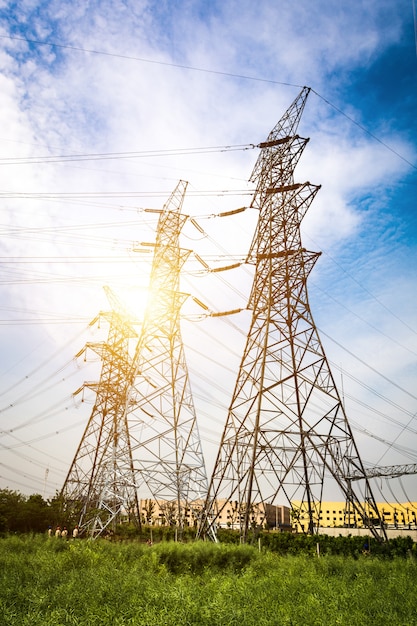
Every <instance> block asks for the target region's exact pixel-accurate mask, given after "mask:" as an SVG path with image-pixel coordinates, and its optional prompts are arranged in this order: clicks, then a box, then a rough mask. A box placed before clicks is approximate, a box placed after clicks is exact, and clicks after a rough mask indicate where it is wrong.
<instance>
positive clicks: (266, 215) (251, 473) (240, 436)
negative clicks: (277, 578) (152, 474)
mask: <svg viewBox="0 0 417 626" xmlns="http://www.w3.org/2000/svg"><path fill="white" fill-rule="evenodd" d="M308 93H309V89H308V88H304V89H303V90H302V91H301V93H300V94H299V96H298V97H297V98H296V99H295V101H294V102H293V104H292V105H291V106H290V108H289V109H288V110H287V112H286V113H285V114H284V116H283V117H282V119H281V120H280V121H279V122H278V124H277V125H276V126H275V127H274V129H273V130H272V131H271V133H270V134H269V136H268V138H267V140H266V141H265V142H264V143H263V144H261V146H260V147H261V153H260V155H259V158H258V161H257V163H256V165H255V167H254V170H253V173H252V176H251V180H252V182H256V184H257V187H256V191H255V194H254V197H253V201H252V207H254V208H257V209H259V221H258V225H257V229H256V232H255V235H254V238H253V242H252V245H251V248H250V251H249V254H248V259H247V261H248V262H249V263H252V264H254V265H255V277H254V282H253V287H252V291H251V294H250V298H249V308H250V309H252V320H251V325H250V329H249V332H248V336H247V342H246V346H245V349H244V353H243V356H242V360H241V365H240V370H239V373H238V376H237V381H236V385H235V389H234V393H233V397H232V400H231V404H230V408H229V412H228V416H227V420H226V425H225V428H224V432H223V435H222V439H221V442H220V447H219V451H218V456H217V460H216V462H215V466H214V471H213V475H212V478H211V482H210V486H209V495H208V499H207V503H206V506H205V518H204V520H203V522H202V526H201V532H202V533H204V532H205V530H207V529H210V528H215V526H216V524H217V522H218V520H219V515H220V513H221V512H222V510H223V508H224V507H225V506H229V503H231V502H234V503H235V506H237V507H238V511H239V514H240V515H239V519H240V526H241V534H242V536H243V538H244V540H245V539H246V537H247V535H248V531H249V529H250V528H251V525H252V523H253V520H254V515H253V514H254V511H255V505H257V504H259V503H269V504H279V503H280V504H282V503H283V502H282V499H285V500H286V501H287V503H288V505H289V506H290V507H292V511H293V514H295V515H297V512H298V514H299V515H300V514H301V512H303V513H306V514H307V520H306V522H305V526H304V530H305V532H308V533H311V534H312V533H314V532H317V530H318V527H319V520H320V513H321V501H322V499H323V494H324V493H325V487H326V485H327V484H328V481H330V480H332V482H333V483H334V482H335V483H337V485H338V487H339V488H340V490H341V492H342V494H343V495H344V498H345V500H346V502H347V511H349V510H350V509H351V510H352V512H353V511H355V512H356V513H357V514H358V515H359V516H360V517H361V518H362V519H363V520H364V523H365V524H366V526H368V527H369V528H370V530H371V532H372V534H373V535H374V536H376V537H378V538H381V533H382V534H383V536H384V537H385V530H384V529H383V528H382V530H380V528H379V525H380V521H381V520H380V518H379V513H378V509H377V506H376V503H375V500H374V497H373V495H372V491H371V488H370V485H369V483H368V480H367V478H366V475H365V471H364V468H363V465H362V462H361V459H360V456H359V453H358V450H357V447H356V444H355V441H354V438H353V435H352V431H351V429H350V426H349V423H348V420H347V417H346V414H345V411H344V407H343V404H342V401H341V399H340V397H339V394H338V391H337V389H336V385H335V382H334V379H333V376H332V374H331V371H330V368H329V364H328V362H327V359H326V356H325V353H324V349H323V346H322V344H321V341H320V338H319V336H318V333H317V329H316V327H315V324H314V321H313V318H312V315H311V311H310V307H309V302H308V296H307V277H308V275H309V274H310V272H311V270H312V269H313V267H314V264H315V262H316V260H317V258H318V256H319V254H318V253H315V252H309V251H307V250H306V249H305V248H303V246H302V242H301V235H300V224H301V221H302V219H303V217H304V215H305V213H306V211H307V209H308V208H309V206H310V204H311V202H312V200H313V199H314V197H315V195H316V193H317V191H318V189H319V187H318V186H315V185H312V184H310V183H309V182H306V183H303V184H298V183H294V168H295V166H296V164H297V163H298V160H299V158H300V156H301V154H302V152H303V150H304V148H305V146H306V144H307V142H308V140H307V139H303V138H301V137H300V136H299V135H298V134H297V129H298V124H299V121H300V118H301V115H302V112H303V110H304V106H305V102H306V99H307V96H308ZM353 470H354V471H355V473H356V475H357V473H358V472H359V473H360V474H361V476H362V478H363V481H361V482H357V483H355V485H358V489H363V491H362V493H361V496H359V495H358V493H357V492H356V491H354V489H353V488H352V484H351V481H350V479H349V476H350V475H351V474H352V473H353ZM279 499H281V502H279ZM381 526H382V525H381Z"/></svg>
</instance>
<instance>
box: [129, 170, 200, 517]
mask: <svg viewBox="0 0 417 626" xmlns="http://www.w3.org/2000/svg"><path fill="white" fill-rule="evenodd" d="M186 187H187V183H185V182H183V181H180V183H179V184H178V186H177V188H176V189H175V191H174V192H173V193H172V195H171V197H170V199H169V201H168V202H167V204H166V205H165V206H164V208H163V210H162V211H160V215H159V220H158V227H157V234H156V242H155V243H154V244H145V245H152V247H153V249H154V258H153V265H152V270H151V277H150V286H149V296H148V303H147V308H146V313H145V317H144V321H143V326H142V331H141V334H140V337H139V341H138V345H137V351H136V355H135V375H134V381H133V386H132V390H131V394H130V398H129V405H128V410H129V416H128V417H129V432H130V439H131V445H132V454H133V457H134V465H135V469H136V470H137V472H138V473H137V476H138V478H137V479H138V482H139V489H140V491H141V493H144V492H145V491H146V492H147V497H152V498H153V499H155V500H157V501H158V504H159V505H160V509H161V510H162V512H163V516H164V518H165V522H167V523H170V524H173V525H176V526H178V527H179V528H183V526H184V525H187V524H189V523H194V521H195V519H196V517H198V516H199V515H200V512H201V509H202V505H203V503H204V501H205V498H206V496H207V486H208V483H207V475H206V470H205V464H204V458H203V453H202V448H201V442H200V436H199V433H198V427H197V419H196V412H195V408H194V404H193V398H192V395H191V388H190V381H189V375H188V369H187V365H186V360H185V354H184V346H183V342H182V337H181V329H180V313H181V307H182V305H183V303H184V301H185V300H186V299H187V297H188V294H185V293H181V292H180V290H179V289H180V271H181V269H182V267H183V265H184V263H185V261H186V260H187V258H188V256H189V254H190V250H184V249H182V248H180V246H179V236H180V232H181V229H182V227H183V225H184V223H185V221H186V220H187V219H188V218H187V216H184V215H182V214H181V209H182V205H183V200H184V195H185V191H186Z"/></svg>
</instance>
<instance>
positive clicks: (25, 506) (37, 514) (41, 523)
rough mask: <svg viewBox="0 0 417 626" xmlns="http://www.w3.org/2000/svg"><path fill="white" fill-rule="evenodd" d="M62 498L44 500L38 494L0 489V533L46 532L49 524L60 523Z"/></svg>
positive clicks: (61, 521)
mask: <svg viewBox="0 0 417 626" xmlns="http://www.w3.org/2000/svg"><path fill="white" fill-rule="evenodd" d="M61 517H62V500H61V498H60V497H59V496H58V495H57V496H56V497H54V498H52V499H50V500H45V499H44V498H43V497H42V496H41V495H40V494H32V495H30V496H25V495H23V494H21V493H19V492H18V491H12V490H10V489H0V534H3V535H4V534H7V533H27V532H34V533H39V532H46V530H47V528H48V527H49V526H52V527H55V526H57V525H62V524H64V523H65V522H66V520H62V519H61Z"/></svg>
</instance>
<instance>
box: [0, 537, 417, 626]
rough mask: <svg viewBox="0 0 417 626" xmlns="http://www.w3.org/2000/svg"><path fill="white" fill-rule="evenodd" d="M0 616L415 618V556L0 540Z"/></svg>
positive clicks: (407, 621)
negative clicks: (322, 553) (309, 554)
mask: <svg viewBox="0 0 417 626" xmlns="http://www.w3.org/2000/svg"><path fill="white" fill-rule="evenodd" d="M0 576H1V584H0V615H2V622H1V623H2V625H4V626H9V625H13V626H14V625H16V626H28V625H30V626H38V625H39V626H63V625H66V624H82V625H83V626H107V625H108V626H127V625H128V624H129V625H132V624H133V625H135V626H142V625H143V626H154V625H155V626H162V625H165V624H166V625H167V626H188V625H189V626H199V625H202V626H252V625H253V626H255V625H256V626H271V625H272V626H273V625H275V624H276V625H280V626H281V625H283V626H285V625H290V624H294V625H295V624H297V625H298V624H303V625H305V626H313V625H322V624H323V625H324V624H325V625H326V626H328V625H331V626H334V625H336V624H343V625H344V626H345V625H346V624H349V625H358V626H363V625H364V624H378V623H384V624H395V625H397V624H401V626H413V625H417V593H416V580H417V563H416V560H415V559H414V558H413V557H410V558H399V557H396V558H393V559H381V558H375V557H372V556H364V555H363V556H362V555H361V556H360V557H359V558H356V559H355V558H352V557H342V556H334V555H326V556H322V557H320V558H318V557H317V556H312V555H311V556H307V555H302V556H294V555H289V556H279V555H277V554H273V553H268V552H262V553H259V552H258V551H257V550H256V548H253V547H250V546H234V545H214V544H210V543H203V542H200V543H194V544H178V543H172V542H167V543H160V544H158V545H154V546H151V547H150V546H147V545H146V544H143V543H133V542H132V543H131V542H129V543H111V542H107V541H105V540H99V541H88V540H83V541H81V540H75V541H73V540H70V541H64V540H61V539H55V538H50V539H47V538H44V537H39V536H38V537H33V536H27V535H26V536H22V537H18V536H16V537H13V536H12V537H6V538H4V539H1V540H0Z"/></svg>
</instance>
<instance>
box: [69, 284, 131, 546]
mask: <svg viewBox="0 0 417 626" xmlns="http://www.w3.org/2000/svg"><path fill="white" fill-rule="evenodd" d="M105 289H106V293H107V297H108V299H109V301H110V304H112V305H113V310H112V311H111V312H105V313H100V315H99V316H98V317H97V318H96V319H95V320H93V321H92V322H91V325H92V324H94V323H95V322H97V321H98V320H99V319H100V318H103V319H105V320H106V321H107V322H108V323H109V332H108V338H107V341H105V342H99V343H91V342H89V343H87V344H86V346H85V348H83V350H81V351H80V352H79V353H78V354H77V355H76V356H77V357H79V356H81V355H82V354H83V353H85V352H86V351H87V350H92V351H93V352H95V353H96V354H98V355H99V356H100V357H101V359H102V369H101V376H100V380H99V382H94V383H84V385H83V387H81V388H80V389H78V390H77V391H76V392H75V394H74V395H77V394H78V393H80V392H84V388H89V389H91V390H92V391H94V392H95V393H96V400H95V404H94V407H93V410H92V413H91V416H90V418H89V421H88V424H87V427H86V429H85V431H84V434H83V436H82V438H81V442H80V444H79V446H78V449H77V452H76V454H75V457H74V460H73V461H72V464H71V467H70V469H69V472H68V475H67V477H66V480H65V483H64V486H63V488H62V491H61V496H62V497H63V500H64V504H65V506H66V507H67V509H69V511H68V514H69V513H71V514H72V516H74V517H75V519H76V520H77V521H78V525H79V527H80V531H81V532H82V533H86V534H89V535H90V536H92V537H96V536H98V535H100V534H101V533H103V531H105V530H108V529H114V527H115V525H116V523H118V522H120V521H121V518H122V516H123V517H125V518H126V517H128V518H129V519H130V520H131V521H133V522H134V523H136V524H138V525H139V524H140V517H139V504H138V496H137V490H136V489H137V488H136V483H135V472H134V468H133V460H132V451H131V446H130V438H129V427H128V423H127V416H126V402H127V397H128V393H129V390H130V385H131V373H132V366H133V361H132V357H131V356H130V355H129V342H130V341H131V340H132V338H135V337H136V338H137V333H136V331H135V330H134V329H133V327H132V325H131V324H130V323H129V321H128V319H127V317H126V316H125V314H124V312H123V311H122V309H121V307H120V305H119V304H118V302H117V300H116V298H115V296H114V295H113V293H112V292H111V290H110V289H108V288H105ZM116 309H118V310H116Z"/></svg>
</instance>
